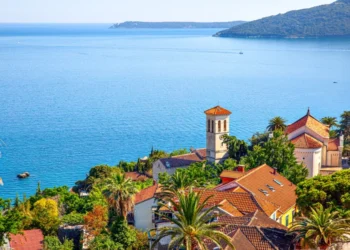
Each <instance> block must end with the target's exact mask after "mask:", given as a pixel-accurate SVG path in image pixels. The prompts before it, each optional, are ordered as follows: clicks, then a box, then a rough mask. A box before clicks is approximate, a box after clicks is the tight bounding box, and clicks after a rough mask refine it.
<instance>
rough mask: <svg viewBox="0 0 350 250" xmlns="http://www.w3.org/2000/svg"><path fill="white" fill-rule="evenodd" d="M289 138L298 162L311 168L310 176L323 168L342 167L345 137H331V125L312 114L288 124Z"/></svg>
mask: <svg viewBox="0 0 350 250" xmlns="http://www.w3.org/2000/svg"><path fill="white" fill-rule="evenodd" d="M286 133H287V135H288V139H289V140H290V141H291V142H292V143H293V144H294V146H295V150H294V155H295V157H296V158H297V160H298V162H301V163H303V164H304V165H305V166H306V167H307V169H308V170H309V177H313V176H316V175H318V174H319V173H320V171H321V168H322V169H330V168H331V169H332V168H333V169H334V170H337V169H339V168H341V167H342V161H341V159H342V158H341V156H342V151H343V144H344V137H343V136H340V137H339V138H329V127H328V126H326V125H324V124H323V123H321V122H320V121H318V120H317V119H316V118H315V117H313V116H312V115H311V114H310V110H308V111H307V113H306V115H305V116H303V117H302V118H300V119H299V120H297V121H296V122H294V123H292V124H290V125H289V126H287V129H286Z"/></svg>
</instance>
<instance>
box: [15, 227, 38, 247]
mask: <svg viewBox="0 0 350 250" xmlns="http://www.w3.org/2000/svg"><path fill="white" fill-rule="evenodd" d="M10 238H11V240H10V247H11V249H13V250H41V249H44V247H43V241H44V235H43V233H42V232H41V230H40V229H32V230H24V231H23V235H22V234H16V235H14V234H10Z"/></svg>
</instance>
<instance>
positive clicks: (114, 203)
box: [103, 174, 137, 218]
mask: <svg viewBox="0 0 350 250" xmlns="http://www.w3.org/2000/svg"><path fill="white" fill-rule="evenodd" d="M136 193H137V188H136V187H135V185H134V183H133V182H132V180H131V179H129V178H125V175H124V174H115V175H113V176H112V177H111V178H109V179H107V180H106V185H105V188H104V190H103V194H104V195H105V197H106V198H107V201H108V204H109V207H110V209H111V210H112V211H113V212H115V213H116V214H117V215H118V216H122V217H124V218H126V215H127V214H128V213H129V212H131V210H132V209H133V206H134V201H133V198H134V195H135V194H136Z"/></svg>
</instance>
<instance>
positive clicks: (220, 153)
mask: <svg viewBox="0 0 350 250" xmlns="http://www.w3.org/2000/svg"><path fill="white" fill-rule="evenodd" d="M204 114H205V115H206V124H207V126H206V130H207V161H208V162H211V163H221V162H223V161H224V160H225V159H227V158H228V150H227V146H226V144H224V143H223V138H222V136H223V135H228V134H229V132H230V115H231V112H230V111H229V110H227V109H224V108H222V107H220V106H216V107H213V108H211V109H208V110H206V111H204Z"/></svg>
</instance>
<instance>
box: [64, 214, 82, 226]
mask: <svg viewBox="0 0 350 250" xmlns="http://www.w3.org/2000/svg"><path fill="white" fill-rule="evenodd" d="M62 222H63V223H65V224H68V225H72V226H73V225H81V224H83V223H84V214H79V213H77V212H72V213H70V214H66V215H64V216H63V217H62Z"/></svg>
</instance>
